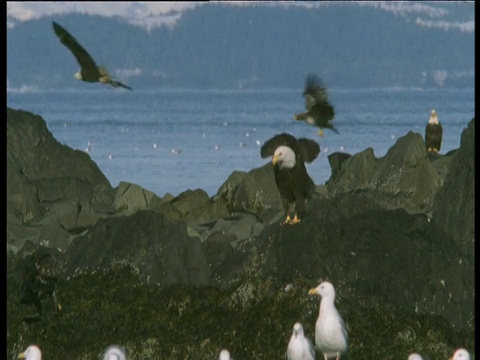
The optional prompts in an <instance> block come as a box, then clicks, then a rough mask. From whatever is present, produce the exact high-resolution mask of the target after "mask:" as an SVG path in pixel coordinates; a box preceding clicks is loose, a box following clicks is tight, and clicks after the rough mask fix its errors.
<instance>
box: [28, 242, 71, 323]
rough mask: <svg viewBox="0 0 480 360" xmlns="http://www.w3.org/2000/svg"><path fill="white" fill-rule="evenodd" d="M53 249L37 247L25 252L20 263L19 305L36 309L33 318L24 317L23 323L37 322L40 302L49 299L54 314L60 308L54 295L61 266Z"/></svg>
mask: <svg viewBox="0 0 480 360" xmlns="http://www.w3.org/2000/svg"><path fill="white" fill-rule="evenodd" d="M55 252H56V250H55V249H51V248H48V247H45V246H39V247H38V248H36V249H35V250H34V251H28V250H27V251H26V253H25V255H24V258H23V261H22V272H23V279H22V297H21V299H20V304H33V305H35V307H36V309H37V314H36V315H34V316H25V317H24V321H26V322H31V321H36V320H39V319H40V318H41V316H42V313H43V307H42V300H43V299H44V298H45V297H50V299H51V300H52V302H53V305H54V310H55V313H58V312H59V311H61V309H62V307H61V305H60V304H59V303H58V301H57V296H56V293H55V289H56V285H57V281H58V277H59V276H60V273H61V270H62V266H61V263H60V261H59V260H58V258H57V257H56V256H55Z"/></svg>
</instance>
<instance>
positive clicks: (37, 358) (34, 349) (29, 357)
mask: <svg viewBox="0 0 480 360" xmlns="http://www.w3.org/2000/svg"><path fill="white" fill-rule="evenodd" d="M18 358H19V359H25V360H42V352H41V351H40V349H39V348H38V346H36V345H30V346H29V347H28V348H27V350H25V351H24V352H22V353H20V354H18Z"/></svg>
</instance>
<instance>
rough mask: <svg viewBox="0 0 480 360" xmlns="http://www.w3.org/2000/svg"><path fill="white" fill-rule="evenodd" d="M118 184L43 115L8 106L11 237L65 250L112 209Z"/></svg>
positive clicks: (14, 240)
mask: <svg viewBox="0 0 480 360" xmlns="http://www.w3.org/2000/svg"><path fill="white" fill-rule="evenodd" d="M112 199H113V189H112V188H111V186H110V183H109V181H108V179H107V178H106V177H105V175H104V174H103V173H102V172H101V171H100V169H99V168H98V166H97V165H96V164H95V162H93V161H92V160H91V159H90V157H89V156H88V155H87V154H86V153H84V152H82V151H76V150H73V149H71V148H69V147H67V146H65V145H62V144H60V143H59V142H58V141H57V140H55V139H54V138H53V136H52V134H51V133H50V131H49V130H48V129H47V126H46V123H45V121H44V120H43V119H42V118H41V117H40V116H38V115H34V114H32V113H29V112H27V111H22V110H14V109H11V108H8V107H7V214H8V215H7V218H8V222H7V234H8V239H7V242H8V243H9V244H11V245H12V249H14V250H16V251H18V249H20V248H21V247H22V246H23V244H24V243H25V242H26V241H28V240H31V241H33V242H35V243H37V244H39V243H44V244H45V245H48V246H54V247H59V248H61V249H63V250H65V249H66V248H67V247H68V244H69V243H70V240H71V239H70V237H71V235H72V234H71V233H69V231H70V230H73V232H74V233H75V232H76V230H75V229H77V228H84V227H86V226H89V225H91V224H93V223H95V221H96V220H97V219H98V218H99V217H101V216H103V215H102V214H100V213H99V212H104V211H107V212H108V211H110V210H111V208H112V207H111V202H112Z"/></svg>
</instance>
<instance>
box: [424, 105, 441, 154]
mask: <svg viewBox="0 0 480 360" xmlns="http://www.w3.org/2000/svg"><path fill="white" fill-rule="evenodd" d="M442 136H443V127H442V124H440V122H439V121H438V117H437V112H436V111H435V110H432V111H431V112H430V119H429V120H428V123H427V125H426V126H425V145H426V146H427V151H428V153H438V152H439V151H440V147H441V146H442Z"/></svg>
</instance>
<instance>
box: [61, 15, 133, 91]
mask: <svg viewBox="0 0 480 360" xmlns="http://www.w3.org/2000/svg"><path fill="white" fill-rule="evenodd" d="M52 24H53V30H54V31H55V34H56V35H57V36H58V38H59V39H60V41H61V42H62V44H63V45H65V46H66V47H67V48H68V49H69V50H70V51H71V52H72V54H73V55H74V56H75V58H76V59H77V62H78V63H79V65H80V67H81V69H80V71H79V72H77V73H75V79H77V80H82V81H86V82H101V83H103V84H108V85H111V86H113V87H119V86H120V87H123V88H125V89H128V90H132V88H131V87H130V86H127V85H125V84H122V83H121V82H120V81H117V80H114V79H113V78H112V77H111V76H110V74H109V73H108V71H107V69H105V68H104V67H101V66H97V64H96V63H95V61H94V60H93V59H92V57H91V56H90V54H89V53H88V52H87V51H86V50H85V49H84V48H83V46H82V45H80V44H79V43H78V42H77V40H75V38H74V37H73V36H72V35H70V33H69V32H68V31H67V30H65V28H63V27H62V26H60V25H58V24H57V23H56V22H55V21H52Z"/></svg>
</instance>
